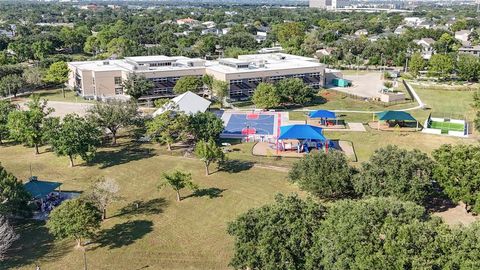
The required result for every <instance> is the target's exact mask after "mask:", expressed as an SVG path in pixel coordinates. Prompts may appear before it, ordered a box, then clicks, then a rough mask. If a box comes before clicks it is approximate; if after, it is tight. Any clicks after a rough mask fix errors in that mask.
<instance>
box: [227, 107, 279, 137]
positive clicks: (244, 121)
mask: <svg viewBox="0 0 480 270" xmlns="http://www.w3.org/2000/svg"><path fill="white" fill-rule="evenodd" d="M279 115H280V113H274V112H231V113H230V112H225V113H223V115H222V120H223V122H224V125H225V129H224V131H223V133H222V134H221V137H222V138H245V137H259V138H260V137H262V138H265V139H270V138H273V137H276V136H277V134H278V129H279V126H280V122H281V117H280V116H279Z"/></svg>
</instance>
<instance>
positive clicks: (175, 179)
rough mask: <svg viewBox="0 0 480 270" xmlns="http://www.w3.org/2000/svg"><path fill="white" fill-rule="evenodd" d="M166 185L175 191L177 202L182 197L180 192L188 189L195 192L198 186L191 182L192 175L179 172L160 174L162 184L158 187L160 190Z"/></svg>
mask: <svg viewBox="0 0 480 270" xmlns="http://www.w3.org/2000/svg"><path fill="white" fill-rule="evenodd" d="M166 185H168V186H170V187H171V188H172V189H173V190H174V191H175V194H176V195H177V201H178V202H179V201H181V200H182V196H180V190H182V189H184V188H188V189H190V190H193V191H195V190H197V189H198V186H197V185H196V184H195V183H193V182H192V174H190V173H185V172H182V171H179V170H175V171H172V172H169V173H163V174H162V182H161V183H160V185H159V187H160V188H162V187H164V186H166Z"/></svg>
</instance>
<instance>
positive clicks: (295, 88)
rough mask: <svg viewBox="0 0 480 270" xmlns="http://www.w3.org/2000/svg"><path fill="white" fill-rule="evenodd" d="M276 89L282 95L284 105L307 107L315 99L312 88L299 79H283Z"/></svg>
mask: <svg viewBox="0 0 480 270" xmlns="http://www.w3.org/2000/svg"><path fill="white" fill-rule="evenodd" d="M275 87H276V88H277V90H278V92H279V93H280V100H281V102H283V103H291V104H295V105H306V104H308V103H310V102H311V101H312V100H313V97H314V93H313V91H312V88H310V87H309V86H307V85H306V84H305V83H304V82H303V81H302V80H300V79H298V78H287V79H283V80H281V81H280V82H278V83H277V84H276V85H275Z"/></svg>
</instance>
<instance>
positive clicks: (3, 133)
mask: <svg viewBox="0 0 480 270" xmlns="http://www.w3.org/2000/svg"><path fill="white" fill-rule="evenodd" d="M15 110H17V106H15V105H14V104H12V103H10V101H8V100H0V145H1V144H3V140H4V139H6V138H8V137H9V134H10V132H9V130H8V126H7V124H8V115H9V114H10V113H11V112H13V111H15Z"/></svg>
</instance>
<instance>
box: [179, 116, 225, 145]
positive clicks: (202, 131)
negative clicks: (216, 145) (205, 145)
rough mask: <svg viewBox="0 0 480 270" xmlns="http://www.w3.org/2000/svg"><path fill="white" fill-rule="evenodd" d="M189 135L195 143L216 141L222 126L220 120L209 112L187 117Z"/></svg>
mask: <svg viewBox="0 0 480 270" xmlns="http://www.w3.org/2000/svg"><path fill="white" fill-rule="evenodd" d="M188 127H189V130H190V134H191V135H192V136H193V138H194V140H195V141H198V140H204V141H208V140H215V141H216V140H218V138H219V136H220V133H222V131H223V129H224V126H223V121H222V119H220V118H218V117H217V116H216V115H215V114H213V113H211V112H204V113H202V112H197V113H196V114H193V115H190V116H189V117H188Z"/></svg>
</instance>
